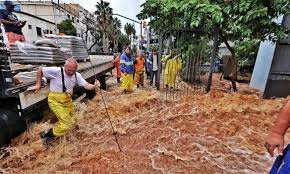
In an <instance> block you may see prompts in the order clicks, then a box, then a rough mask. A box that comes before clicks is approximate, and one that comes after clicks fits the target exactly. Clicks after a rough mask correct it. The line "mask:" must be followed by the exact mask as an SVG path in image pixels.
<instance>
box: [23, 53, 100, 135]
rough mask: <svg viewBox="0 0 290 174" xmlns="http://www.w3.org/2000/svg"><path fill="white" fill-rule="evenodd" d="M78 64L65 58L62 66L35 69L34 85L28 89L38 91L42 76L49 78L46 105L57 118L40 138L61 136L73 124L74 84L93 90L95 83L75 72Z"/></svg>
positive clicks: (71, 59)
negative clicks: (53, 124)
mask: <svg viewBox="0 0 290 174" xmlns="http://www.w3.org/2000/svg"><path fill="white" fill-rule="evenodd" d="M77 68H78V64H77V62H76V60H75V59H73V58H69V59H67V60H66V62H65V64H64V67H40V68H39V69H38V71H37V80H36V85H35V86H32V87H30V88H28V89H27V90H28V91H36V92H37V91H38V90H39V89H40V88H41V81H42V77H45V78H47V79H50V92H49V94H48V105H49V107H50V109H51V110H52V112H53V113H54V114H55V116H56V117H57V119H58V122H57V123H56V125H55V126H54V127H53V128H52V129H49V130H48V131H44V132H41V138H42V139H44V140H51V139H53V138H54V137H60V136H63V135H65V134H66V133H67V131H69V130H70V129H71V128H72V127H73V126H74V124H75V118H74V108H73V103H72V94H73V88H74V86H75V85H79V86H82V87H84V88H85V89H87V90H94V89H95V88H96V85H92V84H90V83H88V82H87V81H86V80H85V79H84V78H83V77H82V76H81V74H80V73H78V72H76V71H77Z"/></svg>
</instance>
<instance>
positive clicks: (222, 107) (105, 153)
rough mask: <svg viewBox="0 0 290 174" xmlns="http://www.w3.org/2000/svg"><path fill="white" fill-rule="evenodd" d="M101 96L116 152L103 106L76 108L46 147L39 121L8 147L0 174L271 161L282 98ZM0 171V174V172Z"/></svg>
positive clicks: (166, 172) (119, 171)
mask: <svg viewBox="0 0 290 174" xmlns="http://www.w3.org/2000/svg"><path fill="white" fill-rule="evenodd" d="M115 89H117V87H113V88H112V89H111V92H103V95H104V96H105V100H106V103H107V108H108V111H109V114H110V116H111V118H112V120H113V125H114V128H115V129H116V131H117V137H118V140H119V143H120V146H121V148H122V152H119V150H118V147H117V144H116V142H115V138H114V136H113V135H112V130H111V127H110V124H109V120H108V118H107V117H106V112H105V108H104V105H103V104H102V102H101V98H100V97H96V98H95V99H94V100H93V101H91V102H90V103H89V104H88V106H86V105H84V104H78V105H77V108H78V114H77V120H78V126H77V127H76V128H75V129H73V130H72V131H71V132H70V133H69V135H68V136H67V137H66V138H61V139H60V140H57V141H55V142H54V143H53V147H50V148H49V149H45V148H43V147H42V145H41V142H40V141H39V137H38V133H39V132H40V131H41V130H43V129H45V128H47V127H50V126H51V123H48V122H45V123H40V124H35V125H32V126H31V128H30V129H29V131H27V132H26V133H24V134H23V135H22V136H20V137H19V138H17V139H16V140H15V141H14V143H13V146H11V147H9V148H7V149H6V150H8V151H9V152H10V156H8V157H5V158H3V159H2V160H1V161H0V167H1V170H2V172H3V173H13V174H14V173H57V172H59V173H115V174H125V173H134V174H135V173H146V174H147V173H148V174H151V173H152V174H159V173H160V174H187V173H194V174H197V173H205V174H210V173H237V174H239V173H245V174H248V173H267V172H268V170H269V168H270V166H271V164H272V162H273V159H272V158H270V157H269V156H268V155H267V153H266V150H265V148H264V147H263V144H264V142H263V139H264V137H265V136H266V134H267V132H268V131H269V128H270V126H271V124H272V122H273V120H274V118H275V116H276V114H277V113H278V112H279V110H280V109H281V107H282V106H283V104H284V103H285V101H286V100H285V99H273V100H262V99H260V98H259V97H258V96H257V95H254V94H250V95H249V94H245V93H227V92H224V91H220V90H213V91H212V92H210V93H209V94H204V93H203V92H202V91H200V90H192V91H191V92H190V93H188V94H187V95H181V97H180V98H178V99H174V100H173V99H170V100H166V98H165V97H164V96H165V94H164V93H163V94H160V93H158V92H156V91H155V90H152V89H144V90H142V89H141V90H139V89H138V90H135V91H134V93H133V94H127V95H121V94H120V92H119V91H118V90H115ZM0 173H1V171H0Z"/></svg>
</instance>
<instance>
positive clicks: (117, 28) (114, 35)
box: [108, 17, 122, 52]
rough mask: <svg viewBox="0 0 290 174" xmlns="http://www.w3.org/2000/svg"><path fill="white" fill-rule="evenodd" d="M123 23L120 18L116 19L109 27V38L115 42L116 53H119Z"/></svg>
mask: <svg viewBox="0 0 290 174" xmlns="http://www.w3.org/2000/svg"><path fill="white" fill-rule="evenodd" d="M121 27H122V24H121V21H120V20H119V19H118V18H116V17H115V18H114V19H113V21H112V23H111V25H110V27H109V32H108V34H109V38H110V40H111V41H112V42H113V45H114V51H115V52H116V51H117V47H118V40H119V36H120V33H121Z"/></svg>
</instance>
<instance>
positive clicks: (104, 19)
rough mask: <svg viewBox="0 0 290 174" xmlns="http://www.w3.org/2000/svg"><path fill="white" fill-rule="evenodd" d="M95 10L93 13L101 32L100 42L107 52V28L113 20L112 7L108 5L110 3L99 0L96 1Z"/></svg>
mask: <svg viewBox="0 0 290 174" xmlns="http://www.w3.org/2000/svg"><path fill="white" fill-rule="evenodd" d="M96 8H97V10H96V11H95V14H96V16H97V22H98V26H99V30H100V32H101V34H102V43H103V50H104V52H106V53H108V52H109V38H108V29H109V26H110V25H111V23H112V20H113V17H112V15H113V9H112V8H111V7H110V3H109V2H106V1H103V0H101V1H100V2H97V5H96Z"/></svg>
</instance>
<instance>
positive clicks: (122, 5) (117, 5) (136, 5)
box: [63, 0, 145, 35]
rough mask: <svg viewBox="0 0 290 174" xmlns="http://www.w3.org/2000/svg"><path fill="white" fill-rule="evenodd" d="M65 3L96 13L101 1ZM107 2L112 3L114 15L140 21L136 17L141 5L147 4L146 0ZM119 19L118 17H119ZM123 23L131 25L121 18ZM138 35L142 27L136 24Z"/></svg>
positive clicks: (109, 0)
mask: <svg viewBox="0 0 290 174" xmlns="http://www.w3.org/2000/svg"><path fill="white" fill-rule="evenodd" d="M63 1H64V2H68V3H69V2H70V3H78V4H80V5H81V6H82V7H84V8H85V9H87V10H88V11H90V12H94V11H95V10H96V4H97V2H100V0H63ZM106 1H107V2H110V4H111V7H112V8H113V13H117V14H120V15H123V16H126V17H129V18H132V19H135V20H138V19H137V17H136V15H137V14H138V13H139V12H140V11H141V7H140V5H141V4H143V3H144V2H145V0H106ZM117 17H118V16H117ZM118 18H119V19H120V20H121V22H122V26H123V27H124V25H125V24H126V23H128V22H129V23H131V21H129V20H127V19H123V18H121V17H118ZM135 29H136V34H137V35H139V34H140V27H139V24H135Z"/></svg>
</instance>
